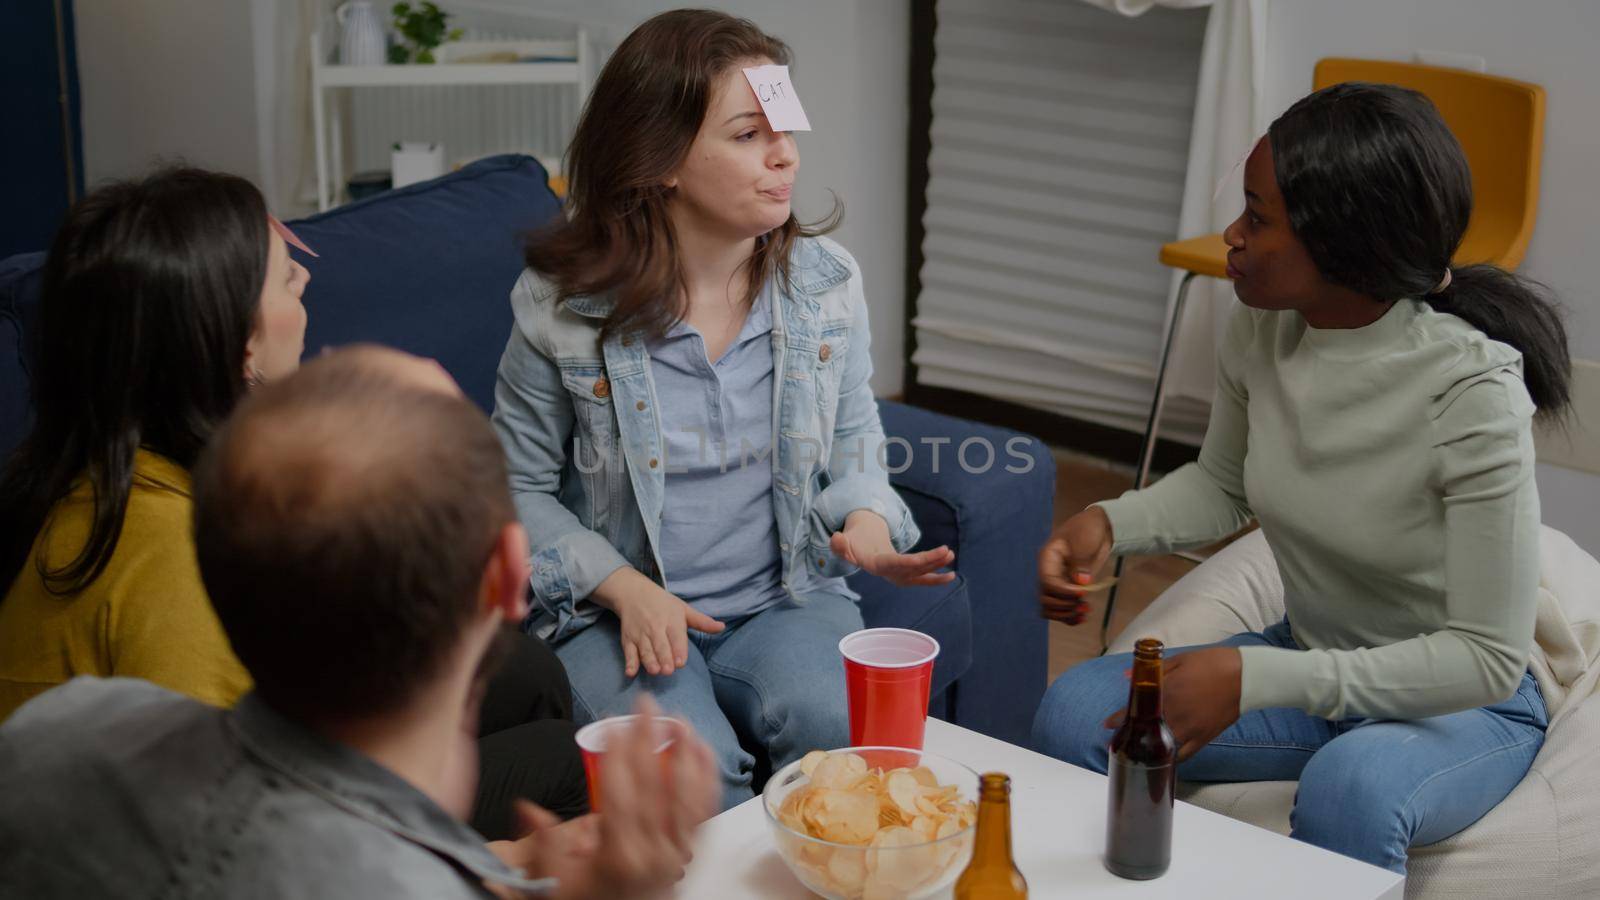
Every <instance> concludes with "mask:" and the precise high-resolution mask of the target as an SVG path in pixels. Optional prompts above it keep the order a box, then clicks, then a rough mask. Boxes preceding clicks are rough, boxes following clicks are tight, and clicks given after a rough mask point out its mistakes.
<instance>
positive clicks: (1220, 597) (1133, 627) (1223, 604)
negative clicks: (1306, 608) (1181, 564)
mask: <svg viewBox="0 0 1600 900" xmlns="http://www.w3.org/2000/svg"><path fill="white" fill-rule="evenodd" d="M1282 618H1283V581H1282V579H1281V578H1279V576H1278V564H1277V563H1276V562H1275V561H1274V560H1273V558H1272V548H1270V547H1268V546H1267V539H1266V536H1265V535H1263V534H1262V533H1261V531H1260V530H1256V531H1252V532H1251V533H1249V534H1247V535H1245V536H1244V537H1242V538H1240V539H1238V540H1237V541H1234V542H1233V543H1232V544H1229V545H1228V546H1226V547H1224V548H1222V549H1221V550H1220V551H1218V552H1217V554H1216V555H1215V556H1213V557H1211V558H1210V559H1208V560H1206V561H1205V562H1204V563H1201V564H1200V566H1199V567H1197V568H1196V569H1195V570H1194V571H1192V572H1190V573H1189V574H1187V575H1185V576H1183V577H1182V578H1180V579H1178V580H1177V582H1175V583H1174V584H1173V585H1172V587H1169V588H1167V590H1166V591H1165V592H1164V593H1163V594H1162V595H1161V596H1160V597H1157V598H1156V600H1155V602H1154V603H1151V604H1150V605H1149V606H1148V607H1146V608H1145V610H1144V612H1141V613H1139V615H1138V616H1137V617H1135V618H1134V620H1133V621H1132V622H1129V623H1128V627H1127V628H1124V629H1122V633H1121V634H1118V635H1117V638H1116V640H1114V641H1112V642H1111V647H1110V649H1109V651H1108V652H1110V653H1127V652H1130V651H1132V650H1133V642H1134V641H1136V640H1138V639H1139V638H1146V637H1153V638H1156V639H1157V640H1159V641H1161V642H1162V643H1164V644H1166V645H1167V646H1168V647H1188V646H1192V645H1194V644H1210V643H1214V642H1216V641H1220V640H1222V639H1224V638H1227V637H1231V636H1233V635H1235V634H1239V633H1241V632H1246V631H1260V630H1262V629H1263V628H1266V627H1267V626H1269V625H1273V624H1275V623H1277V622H1278V621H1279V620H1281V619H1282Z"/></svg>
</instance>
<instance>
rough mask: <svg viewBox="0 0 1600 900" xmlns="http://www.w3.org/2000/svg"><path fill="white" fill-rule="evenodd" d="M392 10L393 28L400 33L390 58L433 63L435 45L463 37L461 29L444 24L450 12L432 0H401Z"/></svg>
mask: <svg viewBox="0 0 1600 900" xmlns="http://www.w3.org/2000/svg"><path fill="white" fill-rule="evenodd" d="M391 12H393V13H394V28H395V31H397V32H399V33H400V40H399V42H397V43H396V44H394V45H393V46H391V47H390V48H389V62H392V63H408V62H416V63H431V62H433V61H434V59H433V48H435V47H437V46H439V45H440V44H443V43H445V42H446V41H459V40H461V29H459V28H448V29H447V28H446V27H445V20H446V19H448V18H450V14H449V13H447V12H445V11H444V10H441V9H440V8H439V7H438V6H436V5H435V4H433V3H432V2H431V0H423V2H422V4H421V5H420V6H417V7H412V5H411V4H410V3H406V2H403V0H402V2H400V3H396V4H395V5H394V9H393V10H391Z"/></svg>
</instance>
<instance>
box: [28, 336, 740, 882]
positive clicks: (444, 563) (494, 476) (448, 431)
mask: <svg viewBox="0 0 1600 900" xmlns="http://www.w3.org/2000/svg"><path fill="white" fill-rule="evenodd" d="M194 494H195V539H196V548H197V552H198V557H199V561H200V569H201V575H202V577H203V578H204V581H205V585H206V589H207V591H208V592H209V594H210V596H211V600H212V603H213V605H214V606H215V607H216V610H217V614H218V617H219V618H220V619H221V621H222V623H223V627H224V628H225V629H226V631H227V633H228V638H229V640H230V642H231V643H232V645H233V648H234V651H235V653H236V654H237V655H238V657H239V659H240V661H241V662H243V663H244V665H245V667H246V668H247V669H248V670H249V671H250V674H251V676H252V678H253V679H254V681H255V691H254V693H252V694H250V695H248V696H246V697H245V699H244V700H242V701H241V702H240V704H239V705H238V707H237V708H236V709H234V710H231V711H230V710H218V709H214V708H211V707H208V706H204V705H202V704H199V703H196V702H194V701H192V700H189V699H187V698H184V697H181V696H179V695H177V694H174V693H172V692H170V691H166V690H164V689H162V688H158V687H156V686H154V685H151V684H148V683H145V682H140V681H133V680H128V679H107V680H99V679H89V678H80V679H77V680H74V681H72V682H70V683H68V684H66V685H63V686H62V687H60V688H57V689H56V690H53V691H50V692H48V693H46V694H44V695H41V696H40V697H38V698H36V699H35V700H34V701H32V702H30V703H29V704H27V705H25V706H24V707H23V708H22V709H20V710H19V711H18V712H17V713H16V714H15V715H14V716H13V717H12V718H11V719H10V720H9V721H8V722H7V723H6V724H5V726H4V727H3V728H0V797H3V798H4V801H3V802H0V895H4V896H8V897H9V896H19V897H23V896H25V897H55V896H144V895H150V894H155V893H161V894H162V895H164V896H166V895H170V896H175V897H177V896H195V897H230V896H242V895H249V896H262V897H310V896H326V897H341V898H367V897H371V898H380V897H381V898H385V900H388V898H394V897H427V898H448V897H485V896H491V895H494V896H522V895H525V894H530V893H531V894H553V895H555V896H558V897H597V898H598V897H627V896H642V895H644V894H646V893H650V892H654V891H657V890H659V889H661V888H663V887H664V886H666V885H669V884H670V883H671V882H672V881H673V880H675V879H676V878H677V877H678V876H679V875H680V874H681V871H682V867H683V865H684V864H685V863H686V862H687V859H688V847H689V840H690V836H691V834H692V832H693V829H694V827H695V825H696V824H697V823H698V822H700V821H701V820H703V819H704V818H705V817H707V816H709V815H710V814H711V813H712V812H713V811H714V810H715V809H716V804H717V777H716V772H715V767H714V765H713V763H712V761H711V757H710V754H709V751H708V750H707V749H706V748H705V746H704V745H703V744H701V743H700V742H699V741H698V740H697V739H695V738H694V737H693V736H692V735H688V734H685V735H684V739H683V740H681V741H679V742H678V744H677V745H676V746H675V748H674V752H673V753H672V755H671V756H670V758H669V760H668V762H667V768H666V770H665V772H666V777H663V768H662V765H661V761H660V760H659V759H657V758H656V757H654V756H653V755H652V750H653V748H652V747H651V745H650V743H651V742H650V736H649V735H648V734H646V733H645V731H644V730H642V729H641V730H636V731H634V732H633V733H631V734H630V735H629V737H628V739H627V740H626V741H624V742H623V745H622V746H620V747H615V748H613V749H612V750H611V751H610V752H608V753H607V754H606V757H605V761H604V766H605V768H604V769H603V777H604V779H605V781H606V804H607V809H608V811H609V814H608V815H606V816H602V817H595V818H590V819H587V820H579V821H578V822H575V823H571V824H568V825H555V824H554V822H553V817H550V816H548V815H547V814H541V813H540V812H539V811H537V810H523V813H522V814H523V819H524V821H526V822H528V823H529V824H530V825H531V826H534V827H536V828H537V829H538V830H537V831H536V832H535V833H534V834H532V835H531V836H530V837H528V838H525V839H524V840H523V841H520V842H517V843H514V844H502V845H499V846H497V847H495V848H494V849H493V850H491V849H490V848H489V847H486V846H485V845H484V844H483V842H482V839H481V838H479V837H478V836H477V835H476V833H475V832H473V831H472V830H471V829H469V828H468V827H467V826H466V825H465V824H463V823H462V821H461V819H462V817H463V816H465V815H466V813H467V812H468V810H469V809H470V807H471V803H472V798H473V787H474V785H473V782H474V779H475V778H476V772H477V762H476V758H475V749H476V741H475V740H474V739H473V738H474V735H475V728H474V721H473V720H474V719H475V716H476V703H477V700H478V698H479V697H480V696H481V688H482V685H483V683H484V681H485V680H486V678H487V676H488V674H489V671H488V669H489V667H486V666H485V665H484V660H485V658H486V656H491V654H490V650H491V649H492V647H493V645H494V642H495V641H496V640H497V639H498V636H501V635H503V633H504V632H503V624H504V623H505V622H508V621H510V622H516V621H520V619H521V618H522V616H523V614H524V612H525V609H524V600H523V596H524V590H525V585H526V584H527V583H528V569H527V566H528V563H527V543H526V539H525V537H524V535H523V531H522V527H521V526H520V525H519V524H518V523H517V518H516V513H515V510H514V508H513V507H512V504H511V498H510V495H509V491H508V488H507V479H506V470H505V464H504V461H503V458H502V456H501V451H500V446H499V444H498V442H497V440H496V438H495V435H494V432H493V431H492V429H491V428H490V427H489V423H488V421H487V419H486V418H485V417H484V416H483V414H482V413H481V412H479V411H478V410H477V409H476V408H475V407H473V406H472V405H471V404H470V403H469V402H468V401H466V400H465V399H463V398H462V397H461V396H460V393H459V391H458V390H456V388H455V386H454V384H453V383H452V382H450V381H449V378H448V376H445V375H444V374H443V371H442V370H440V369H438V368H437V366H434V365H432V364H430V363H426V362H424V361H421V360H417V359H414V358H411V357H407V356H404V355H403V354H399V353H396V352H394V351H384V350H379V349H376V348H359V349H352V350H346V351H341V352H339V353H334V354H331V355H328V356H325V357H322V358H320V359H317V360H315V361H313V362H311V363H309V364H307V365H306V366H305V367H304V368H302V369H301V370H300V371H299V372H298V373H296V374H295V375H292V376H290V377H288V378H286V379H284V380H283V381H281V382H278V383H274V384H270V385H267V386H265V387H263V388H261V389H260V390H258V391H257V392H256V393H255V394H254V395H253V396H252V397H250V398H249V399H248V400H246V401H245V402H244V403H243V404H242V405H241V407H240V409H239V410H238V412H237V413H236V414H235V416H234V417H233V418H232V419H231V420H230V421H229V422H228V423H227V424H226V425H225V426H224V427H223V428H222V429H221V430H220V431H219V432H218V434H217V436H216V437H215V439H214V440H213V443H212V445H211V447H210V448H209V449H208V450H207V452H206V454H205V456H204V457H203V458H202V460H201V462H200V463H199V465H198V466H197V467H196V470H195V477H194ZM643 711H644V712H647V713H649V712H653V708H648V707H647V708H645V709H644V710H643ZM503 859H504V860H510V861H511V863H513V864H514V865H512V864H508V863H507V862H504V861H503ZM522 869H529V870H532V871H523V870H522ZM550 876H554V877H550Z"/></svg>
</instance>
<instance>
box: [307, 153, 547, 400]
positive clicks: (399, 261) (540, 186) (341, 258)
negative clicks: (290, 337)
mask: <svg viewBox="0 0 1600 900" xmlns="http://www.w3.org/2000/svg"><path fill="white" fill-rule="evenodd" d="M546 180H547V176H546V174H545V170H544V168H543V167H542V166H540V165H539V163H538V162H537V161H536V160H534V159H533V157H531V156H522V155H517V154H507V155H503V156H493V157H489V158H487V159H481V160H478V161H477V162H474V163H472V164H470V165H468V166H465V167H463V168H462V169H460V170H458V171H456V172H452V173H450V174H449V175H445V176H443V177H440V178H435V179H432V180H431V181H424V182H421V183H418V184H414V185H409V186H407V187H404V188H401V189H399V190H394V191H387V192H385V193H382V194H379V195H377V196H375V197H370V198H368V199H366V200H362V201H359V202H356V203H350V204H347V205H345V206H340V207H338V208H336V209H332V210H329V211H328V212H325V213H322V214H320V215H315V216H311V217H309V218H305V219H298V220H296V221H294V222H292V223H290V227H292V228H293V229H294V231H295V233H296V234H297V235H299V236H300V238H301V239H302V240H304V241H305V242H306V244H307V245H309V246H310V247H311V249H312V250H315V251H316V252H317V253H318V254H319V255H318V256H317V257H315V258H313V257H308V256H306V255H305V254H303V253H299V252H298V251H296V252H295V258H296V259H297V260H299V261H300V262H301V263H302V264H304V265H305V267H306V268H307V269H308V270H310V272H311V283H310V284H309V285H308V286H307V288H306V293H305V305H306V312H307V319H308V322H307V326H306V354H307V355H308V356H310V355H314V354H316V353H320V352H321V351H322V349H323V348H324V347H331V346H337V345H340V344H349V343H353V342H358V341H371V342H376V343H380V344H385V345H388V346H391V347H396V348H399V349H401V350H405V351H407V352H410V353H415V354H418V355H420V356H426V357H429V358H431V359H436V360H438V361H439V362H440V363H441V364H442V365H443V366H444V367H445V369H447V370H449V372H450V374H451V375H453V376H455V379H456V381H457V382H459V383H460V385H461V388H462V390H463V391H465V392H466V394H467V396H469V397H471V398H472V399H473V401H475V402H476V403H477V404H478V405H479V406H481V407H483V409H484V410H485V411H487V410H489V409H492V408H493V406H494V382H495V369H496V368H497V367H498V365H499V363H500V350H501V348H503V347H504V346H505V343H506V336H507V335H509V334H510V333H511V303H510V300H509V299H508V298H509V296H510V294H511V288H512V286H513V285H514V284H515V283H516V280H517V276H518V275H519V274H521V272H522V269H523V262H522V245H523V239H524V237H525V236H526V234H527V233H528V232H529V231H531V230H533V229H536V228H539V227H541V226H543V225H545V224H547V223H548V222H550V220H551V219H552V218H554V217H555V216H556V215H558V214H559V212H560V209H561V206H560V203H559V201H558V200H557V199H556V197H555V195H554V194H552V193H551V192H550V188H549V187H548V186H547V184H546Z"/></svg>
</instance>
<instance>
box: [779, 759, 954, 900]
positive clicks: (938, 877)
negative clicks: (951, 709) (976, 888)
mask: <svg viewBox="0 0 1600 900" xmlns="http://www.w3.org/2000/svg"><path fill="white" fill-rule="evenodd" d="M977 796H978V773H976V772H974V771H972V770H971V769H969V768H967V767H966V766H963V765H962V764H960V763H958V762H956V761H954V760H951V759H946V758H944V757H942V756H938V755H937V754H933V753H927V752H924V751H921V750H907V749H905V748H902V747H848V748H845V749H842V750H830V751H821V750H817V751H813V752H811V753H808V754H806V756H805V758H804V759H801V760H798V761H796V762H793V763H790V764H789V765H787V766H784V767H783V768H782V769H779V770H778V771H777V772H776V773H774V774H773V776H772V779H771V780H770V781H768V782H767V786H766V789H765V790H763V791H762V794H761V798H762V804H761V805H762V808H763V809H765V810H766V812H767V825H768V827H769V829H770V830H771V831H772V837H773V841H774V842H775V843H776V844H777V845H778V854H779V855H780V856H782V857H783V861H784V862H785V863H786V864H788V866H789V869H790V871H792V872H794V875H795V877H796V878H798V879H800V883H801V884H804V885H805V886H806V887H807V888H809V889H810V890H811V891H812V892H813V893H816V894H820V895H821V896H823V897H827V898H829V900H878V898H891V897H893V898H910V900H916V898H921V897H929V896H932V895H934V894H937V893H938V892H940V891H942V890H944V889H946V888H948V887H949V886H950V885H951V884H952V883H954V881H955V880H956V877H957V876H959V875H960V874H961V871H962V870H963V869H965V868H966V867H967V863H968V862H969V861H970V860H971V859H972V837H973V831H974V828H975V826H976V823H977V819H978V808H977V802H976V800H977Z"/></svg>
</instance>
